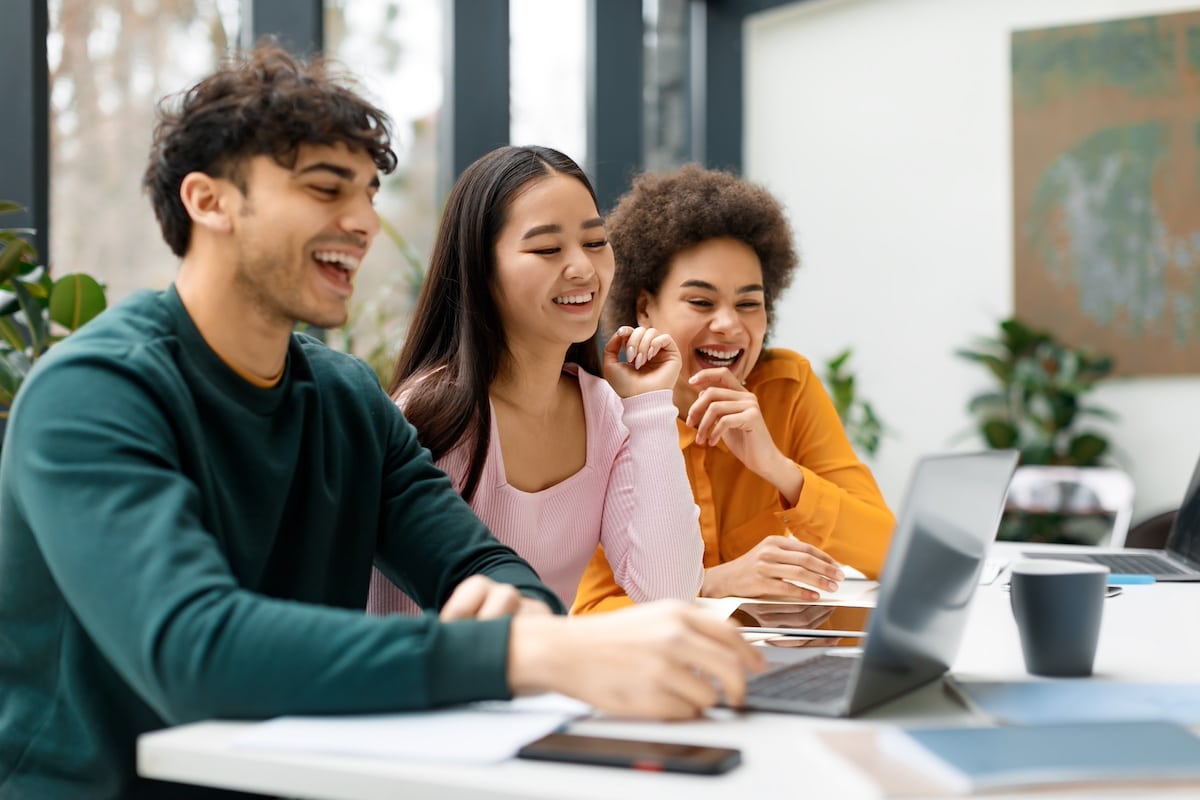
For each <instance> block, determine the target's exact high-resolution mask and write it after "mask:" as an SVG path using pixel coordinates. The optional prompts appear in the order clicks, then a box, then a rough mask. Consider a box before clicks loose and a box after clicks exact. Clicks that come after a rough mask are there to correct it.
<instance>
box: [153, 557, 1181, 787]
mask: <svg viewBox="0 0 1200 800" xmlns="http://www.w3.org/2000/svg"><path fill="white" fill-rule="evenodd" d="M1010 551H1012V546H1009V545H997V548H996V550H995V551H994V552H999V553H1006V552H1010ZM1004 580H1005V577H1004V576H1002V577H1001V579H1000V580H998V581H996V582H995V583H994V584H992V585H990V586H981V587H980V589H979V592H978V593H977V595H976V598H975V601H974V603H973V605H972V609H971V618H970V621H969V623H968V626H967V633H966V636H965V639H964V641H963V645H962V648H961V650H960V654H959V657H958V658H957V660H956V661H955V662H954V665H953V671H954V673H955V674H957V675H960V676H964V677H970V678H977V679H988V680H1021V679H1029V676H1028V675H1027V674H1026V672H1025V669H1024V664H1023V663H1022V660H1021V653H1020V645H1019V642H1018V639H1017V633H1016V626H1015V624H1014V622H1013V619H1012V614H1011V612H1010V610H1009V605H1008V594H1007V593H1006V592H1005V591H1003V589H1002V586H1001V584H1002V582H1003V581H1004ZM1197 608H1200V584H1179V583H1177V584H1165V583H1160V584H1156V585H1152V586H1126V587H1125V588H1124V593H1123V594H1122V595H1121V596H1120V597H1115V598H1111V599H1109V600H1107V601H1106V605H1105V612H1104V621H1103V624H1102V629H1101V637H1100V646H1099V650H1098V652H1097V656H1096V676H1097V678H1100V679H1113V680H1136V681H1161V682H1193V681H1197V680H1200V626H1197V625H1196V624H1195V613H1196V609H1197ZM881 723H887V724H891V723H901V724H908V723H916V724H982V723H983V721H982V720H980V719H979V718H973V717H972V716H971V715H970V714H969V713H968V712H967V711H965V710H964V709H963V708H962V707H961V706H959V705H958V704H957V703H956V702H954V701H953V700H951V699H950V698H949V697H948V696H947V695H946V694H945V692H944V690H943V688H942V686H941V683H940V682H937V683H934V684H930V685H928V686H925V687H923V688H921V689H919V690H917V691H915V692H912V693H910V694H908V695H906V696H904V697H901V698H899V699H897V700H894V701H892V702H890V703H887V704H885V705H884V706H881V707H879V708H876V709H875V710H873V711H872V712H870V713H869V714H867V715H865V716H863V717H860V718H858V719H857V720H853V721H848V720H826V719H819V718H812V717H803V716H796V715H787V714H765V713H736V712H730V711H714V712H711V713H710V714H709V716H708V717H707V718H706V719H703V720H699V721H695V722H687V723H643V722H627V721H618V720H607V719H599V720H588V721H582V722H579V723H576V724H575V725H574V726H573V727H572V730H574V731H576V732H581V733H592V734H596V735H608V736H627V737H632V738H642V739H662V740H666V741H679V742H695V743H703V744H715V745H724V746H732V747H738V748H740V749H741V750H742V756H743V764H742V766H741V767H739V768H737V769H735V770H733V771H732V772H730V773H728V774H726V775H723V776H717V777H709V776H703V777H702V776H688V775H677V774H646V773H639V772H634V771H631V770H622V769H609V768H602V767H586V766H574V765H568V764H551V763H537V762H529V761H518V760H514V761H510V762H506V763H503V764H499V765H495V766H486V767H479V766H463V765H454V766H445V767H437V766H422V765H417V764H408V763H396V762H386V761H381V760H374V759H367V758H349V757H335V756H324V757H314V756H311V755H304V756H286V755H278V754H272V753H264V752H258V751H248V750H244V749H233V748H231V747H230V740H231V738H232V737H233V736H234V735H235V734H237V733H238V732H239V731H241V730H243V729H244V728H245V726H246V725H248V724H251V723H241V722H220V721H214V722H203V723H197V724H193V725H185V726H181V727H178V728H172V729H168V730H164V731H159V732H156V733H152V734H147V735H145V736H143V737H141V739H140V740H139V743H138V772H139V774H141V775H143V776H145V777H151V778H158V779H161V780H170V781H181V782H185V783H196V784H203V785H209V786H220V787H223V788H229V789H241V790H244V791H257V792H263V793H268V794H274V795H283V796H287V797H296V798H313V799H314V800H374V799H375V798H379V799H381V800H382V798H396V797H404V798H420V797H438V798H480V797H484V798H562V797H571V798H595V800H628V798H634V797H651V796H652V797H655V798H681V799H686V800H706V798H713V799H714V800H716V799H717V798H719V799H720V800H736V799H738V798H755V797H763V798H766V797H771V796H773V795H771V794H768V792H779V791H782V792H787V793H788V796H792V795H797V796H798V795H800V794H801V793H803V794H804V795H807V796H812V797H821V798H874V797H880V796H881V793H880V791H879V789H878V788H877V786H876V785H875V783H874V782H873V781H872V780H871V779H870V778H869V776H868V775H866V774H865V773H863V772H861V771H860V770H859V769H858V768H857V767H855V766H854V765H853V764H851V763H849V762H847V761H845V760H844V759H842V758H841V757H840V756H838V755H837V754H836V753H834V752H832V751H831V750H830V749H829V748H827V747H826V746H825V744H824V743H823V742H822V741H821V740H820V739H819V738H818V736H817V733H818V732H820V731H827V730H830V729H838V728H842V729H846V728H855V727H861V726H864V725H879V724H881ZM1196 792H1197V789H1196V787H1194V786H1193V787H1191V788H1174V789H1166V788H1163V789H1157V790H1154V791H1153V792H1152V794H1154V795H1155V796H1179V797H1195V796H1196ZM1146 795H1147V790H1146V789H1145V788H1138V789H1136V790H1117V791H1113V792H1108V793H1105V794H1103V795H1102V796H1104V797H1129V798H1134V797H1138V798H1140V797H1145V796H1146ZM989 796H990V797H1001V796H1002V795H989ZM1003 796H1013V795H1003ZM1022 796H1029V795H1022ZM1044 796H1046V797H1055V798H1057V797H1064V796H1088V797H1094V796H1097V790H1096V789H1095V788H1089V789H1088V790H1086V791H1081V792H1078V793H1068V792H1063V791H1061V790H1060V791H1055V792H1053V793H1052V794H1046V795H1044Z"/></svg>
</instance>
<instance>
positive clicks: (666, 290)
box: [638, 238, 767, 385]
mask: <svg viewBox="0 0 1200 800" xmlns="http://www.w3.org/2000/svg"><path fill="white" fill-rule="evenodd" d="M638 324H639V325H643V326H647V327H654V328H658V329H659V330H660V331H664V332H666V333H669V334H671V337H672V338H673V339H674V340H675V343H676V344H677V345H678V346H679V351H680V353H681V354H682V355H683V369H681V370H680V372H679V381H680V383H681V384H684V385H686V384H687V380H688V378H690V377H691V376H692V375H694V374H696V373H697V372H699V371H700V370H703V369H712V368H714V367H726V368H728V369H729V370H730V371H731V372H732V373H733V375H734V377H736V378H737V379H738V381H739V382H741V383H745V381H746V377H747V376H748V375H749V374H750V370H752V369H753V368H754V365H755V364H756V363H758V356H759V354H760V353H761V352H762V346H763V338H764V337H765V336H766V333H767V308H766V296H765V294H764V291H763V274H762V264H761V263H760V262H759V260H758V255H757V254H755V252H754V250H753V249H752V248H750V246H749V245H746V244H745V243H743V242H740V241H738V240H736V239H728V238H720V239H709V240H707V241H704V242H701V243H700V244H697V245H693V246H691V247H689V248H687V249H686V250H681V251H680V252H678V253H676V254H675V256H674V257H673V258H672V259H671V263H670V266H669V268H668V270H667V274H666V276H665V277H664V278H663V282H662V285H660V286H659V287H658V294H657V295H653V296H652V295H650V294H649V293H647V292H643V294H642V296H641V297H640V298H639V299H638Z"/></svg>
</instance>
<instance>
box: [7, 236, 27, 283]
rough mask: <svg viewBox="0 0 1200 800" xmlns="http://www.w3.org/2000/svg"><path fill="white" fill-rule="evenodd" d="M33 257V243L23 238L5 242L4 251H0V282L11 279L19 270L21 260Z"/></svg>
mask: <svg viewBox="0 0 1200 800" xmlns="http://www.w3.org/2000/svg"><path fill="white" fill-rule="evenodd" d="M27 256H28V258H27ZM34 258H35V256H34V251H33V245H31V244H30V243H29V242H26V241H25V240H24V239H21V240H18V241H16V242H10V243H9V244H6V245H5V247H4V252H3V253H0V283H4V282H5V281H8V280H11V279H12V278H13V276H15V275H16V274H17V273H18V272H20V271H21V264H22V263H23V262H25V261H33V260H34Z"/></svg>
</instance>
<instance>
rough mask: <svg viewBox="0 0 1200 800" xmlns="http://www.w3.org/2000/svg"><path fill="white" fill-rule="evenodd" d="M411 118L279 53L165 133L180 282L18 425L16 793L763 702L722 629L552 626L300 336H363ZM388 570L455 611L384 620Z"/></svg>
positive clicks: (53, 375) (374, 391) (214, 87)
mask: <svg viewBox="0 0 1200 800" xmlns="http://www.w3.org/2000/svg"><path fill="white" fill-rule="evenodd" d="M388 126H389V121H388V118H387V117H386V115H384V114H383V112H381V111H379V110H378V109H376V108H374V107H373V106H371V105H370V104H368V103H366V102H365V101H364V100H362V99H361V98H360V97H358V96H357V95H356V94H354V93H353V92H352V91H350V90H349V89H347V88H345V87H344V86H343V85H342V84H341V83H339V82H338V81H337V80H335V79H334V77H333V76H331V75H330V74H329V73H328V71H327V69H326V67H324V66H323V65H322V64H321V63H319V62H318V63H304V62H297V61H295V60H293V59H292V58H291V57H289V56H288V55H287V54H286V53H284V52H282V51H280V50H277V49H270V48H268V49H263V50H259V51H255V52H253V53H250V54H247V55H244V56H241V57H240V58H238V59H236V60H234V61H231V62H230V63H229V64H227V65H225V66H224V67H222V69H221V70H219V71H218V72H217V73H215V74H214V75H213V76H210V77H209V78H206V79H205V80H204V81H202V82H201V83H199V84H197V85H196V86H195V87H193V88H192V89H190V90H189V91H188V92H186V93H185V94H184V95H183V96H182V99H181V101H180V103H178V108H176V109H174V110H164V111H163V112H162V118H161V120H160V123H159V125H158V127H157V129H156V131H155V137H154V144H153V148H152V153H151V158H150V164H149V166H148V168H147V170H146V174H145V179H144V183H145V186H146V188H147V191H148V193H149V195H150V197H151V200H152V202H153V204H154V208H155V213H156V215H157V217H158V220H159V223H160V225H161V227H162V230H163V234H164V238H165V239H166V241H167V243H168V244H169V245H170V247H171V249H172V250H173V251H174V252H175V254H176V255H178V256H180V257H181V259H182V263H181V265H180V270H179V274H178V278H177V280H176V282H175V285H174V286H172V287H171V288H169V289H167V290H166V291H163V292H158V293H149V292H147V293H142V294H139V295H136V296H134V297H132V298H131V299H129V300H128V301H126V302H125V303H123V304H122V305H120V306H119V307H117V308H115V309H113V310H110V311H109V312H107V313H105V314H103V315H101V317H99V318H98V319H97V320H95V321H94V322H92V323H91V324H89V325H88V326H87V327H86V328H85V329H84V330H82V331H80V332H78V333H76V334H74V335H73V336H71V337H70V338H69V339H67V340H66V341H65V342H63V343H62V344H60V345H58V346H56V347H55V348H54V350H52V351H51V352H50V353H49V354H48V355H47V356H46V357H45V358H43V359H42V360H41V361H40V362H39V363H38V366H37V368H36V369H34V370H33V371H32V373H31V374H30V375H29V377H28V379H27V380H26V382H25V385H24V387H23V388H22V391H21V394H20V398H19V399H18V401H17V403H16V407H15V408H14V409H13V413H12V416H11V419H10V422H9V426H8V431H7V440H6V442H5V446H4V452H3V461H2V462H0V798H4V799H7V798H22V799H23V798H74V797H79V798H85V797H86V798H104V797H158V796H164V797H179V796H192V792H194V793H195V795H199V796H221V795H223V793H216V792H212V791H210V790H200V789H194V790H190V791H189V790H188V789H186V787H181V786H173V785H168V784H160V783H155V782H150V781H142V780H139V779H137V777H136V776H135V773H134V748H135V744H136V737H137V736H138V734H140V733H143V732H145V731H149V730H154V729H156V728H161V727H164V726H166V725H172V724H178V723H183V722H189V721H194V720H200V719H205V718H209V717H232V718H265V717H270V716H274V715H279V714H320V713H353V712H380V711H389V710H400V709H414V708H427V707H430V706H437V705H444V704H449V703H456V702H463V701H469V700H475V699H482V698H502V697H509V696H511V695H513V694H521V693H532V692H538V691H546V690H555V691H561V692H565V693H567V694H571V695H574V696H577V697H581V698H582V699H584V700H586V701H588V702H591V703H593V704H594V705H596V706H597V707H599V708H603V709H607V710H611V711H614V712H617V713H622V714H633V715H641V716H649V717H663V718H668V717H685V716H689V715H694V714H696V713H698V712H699V711H700V710H701V709H703V708H705V707H707V706H709V705H712V704H713V703H714V702H716V700H717V699H718V691H722V692H724V694H725V697H726V698H727V699H729V700H732V701H733V702H738V701H739V700H740V698H741V697H742V694H743V691H744V678H743V674H744V670H745V669H746V668H747V667H751V668H753V667H755V666H756V665H757V664H758V658H757V656H756V655H754V653H753V652H752V651H751V650H749V649H748V648H747V647H746V646H745V645H744V644H743V643H742V642H741V640H740V639H739V638H738V636H737V634H736V632H735V630H734V629H733V628H732V627H730V626H728V625H726V624H724V623H721V622H718V621H714V620H712V619H710V618H708V617H707V616H705V615H704V614H702V613H700V612H699V611H698V610H696V609H693V608H690V607H686V606H683V605H680V604H663V605H657V604H656V605H650V606H644V607H642V608H639V609H633V610H631V611H629V612H621V613H618V614H612V615H607V618H606V617H604V616H600V617H596V618H593V619H577V620H576V619H567V618H564V617H561V616H555V615H552V614H550V613H549V612H550V611H555V612H560V613H561V611H562V608H561V606H560V604H559V602H558V600H557V599H556V598H555V596H554V594H553V593H552V592H551V591H550V590H549V589H548V588H547V587H546V586H544V585H543V584H542V583H541V581H539V580H538V577H537V575H535V574H534V572H533V571H532V570H531V569H530V568H529V566H528V565H527V564H526V563H525V562H524V561H522V560H521V559H520V558H518V557H517V556H516V555H515V554H514V553H513V552H512V551H511V550H509V549H508V548H506V547H504V546H503V545H501V544H499V543H498V542H497V541H496V540H495V539H493V538H492V537H491V535H490V534H489V533H488V531H487V530H486V529H485V528H484V527H483V525H482V524H481V523H480V522H479V521H478V519H477V518H476V517H475V516H474V515H473V514H472V512H471V511H470V509H469V508H468V506H467V505H466V504H465V503H464V502H463V500H462V499H461V498H460V497H459V496H458V495H457V494H456V493H455V492H454V490H453V488H452V486H451V484H450V481H449V480H448V479H447V478H446V476H445V475H443V474H442V473H441V472H440V471H438V470H437V469H436V468H435V467H434V465H433V463H432V462H431V461H430V458H429V455H428V452H427V451H425V450H424V449H423V448H422V447H421V446H420V444H419V443H418V442H417V439H416V435H415V432H414V431H413V429H412V427H411V426H410V425H409V424H408V423H407V422H406V421H405V420H404V418H403V416H402V415H401V414H400V412H399V411H397V409H396V407H395V406H394V405H393V403H392V402H391V400H390V399H389V398H388V397H387V396H386V395H385V394H384V393H383V391H382V390H381V389H380V387H379V385H378V383H377V381H376V379H375V376H374V375H373V374H372V373H371V371H370V370H369V369H368V368H367V367H366V366H365V365H364V364H362V363H361V362H359V361H357V360H355V359H353V358H350V357H348V356H345V355H342V354H340V353H336V352H333V351H330V350H328V349H327V348H325V347H324V346H323V345H322V344H321V343H320V342H318V341H316V340H315V339H312V338H309V337H306V336H303V335H300V334H294V333H293V332H292V330H293V327H294V325H295V323H296V322H298V321H302V322H306V323H309V324H311V325H316V326H320V327H336V326H339V325H341V324H342V323H343V322H344V321H345V319H346V313H347V301H348V300H349V298H350V296H351V293H352V291H353V282H354V276H355V273H356V270H357V268H358V266H359V263H360V262H361V260H362V258H363V256H364V254H365V253H366V250H367V248H368V246H369V245H370V243H371V240H372V239H373V238H374V236H375V234H376V233H377V232H378V230H379V220H378V217H377V216H376V213H375V210H374V208H373V205H372V200H373V198H374V196H375V193H376V191H377V190H378V187H379V177H378V176H379V173H380V172H385V173H386V172H389V171H390V170H391V169H393V168H394V166H395V155H394V153H393V152H392V149H391V147H390V143H389V133H388ZM372 563H375V564H378V565H379V567H380V568H381V569H382V570H384V572H385V573H386V574H387V576H388V577H389V578H391V579H392V580H393V581H394V582H396V583H397V584H398V585H399V586H401V588H403V589H404V590H405V591H406V592H407V593H408V594H410V595H411V596H412V597H414V598H416V599H417V600H418V601H419V602H420V603H421V604H422V605H423V606H427V607H434V608H438V609H440V613H439V615H438V616H436V617H435V616H434V615H432V614H429V615H426V616H425V617H398V616H396V617H390V618H371V617H367V616H365V615H364V614H363V613H362V608H363V606H364V604H365V601H366V596H367V587H368V582H369V578H370V573H371V566H372Z"/></svg>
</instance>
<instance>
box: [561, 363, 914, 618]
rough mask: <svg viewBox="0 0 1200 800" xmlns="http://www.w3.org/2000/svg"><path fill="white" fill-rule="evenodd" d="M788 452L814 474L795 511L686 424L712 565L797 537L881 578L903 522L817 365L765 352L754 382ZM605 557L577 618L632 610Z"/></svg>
mask: <svg viewBox="0 0 1200 800" xmlns="http://www.w3.org/2000/svg"><path fill="white" fill-rule="evenodd" d="M746 388H747V389H749V390H750V391H751V392H753V393H754V395H755V396H756V397H757V398H758V404H759V407H760V409H761V410H762V416H763V420H764V421H765V422H766V424H767V428H768V430H770V431H771V435H772V436H773V437H774V439H775V443H776V445H778V446H779V449H780V450H781V451H783V452H784V453H785V454H786V455H788V456H789V457H790V458H791V459H792V461H794V462H795V464H796V468H797V469H799V470H800V471H802V472H803V473H804V486H803V488H802V489H801V490H800V498H799V500H798V501H797V503H796V505H795V506H789V505H788V504H787V500H785V499H784V498H783V497H782V496H781V495H780V494H779V490H778V489H776V488H775V487H774V486H773V485H772V484H770V483H768V482H767V481H765V480H763V479H762V478H760V477H759V476H758V475H756V474H755V473H753V472H751V471H750V470H749V469H747V468H746V467H745V466H744V465H743V464H742V462H741V461H739V460H738V459H737V458H736V457H735V456H734V455H733V454H732V453H730V452H729V450H728V449H727V448H726V447H725V445H724V444H723V443H722V444H718V445H717V446H716V447H705V446H702V445H697V444H696V431H695V429H694V428H689V427H687V426H686V425H684V424H683V421H682V420H678V421H677V424H678V425H679V446H680V448H681V449H682V450H683V456H684V461H685V462H686V464H687V471H688V478H689V479H690V481H691V484H692V491H693V493H694V494H695V496H696V504H697V505H698V506H699V507H700V533H701V536H703V537H704V566H705V568H708V567H714V566H716V565H718V564H722V563H725V562H727V561H732V560H733V559H735V558H737V557H738V556H741V555H743V554H745V553H746V552H748V551H750V550H751V549H752V548H753V547H754V546H755V545H756V544H758V543H759V542H760V541H762V540H763V539H765V538H766V537H768V536H771V535H773V534H779V535H783V534H786V533H789V532H790V533H791V534H792V535H793V536H795V537H796V538H797V539H800V540H801V541H803V542H807V543H809V544H811V545H813V546H815V547H819V548H820V549H821V550H823V551H825V552H826V553H828V554H829V555H831V556H832V557H833V558H835V559H837V560H838V561H839V562H840V563H843V564H849V565H851V566H853V567H855V568H857V569H859V570H861V571H862V572H863V573H865V574H866V575H867V577H870V578H876V577H878V575H879V572H880V569H881V568H882V567H883V559H884V555H885V554H886V552H887V546H888V542H889V540H890V539H891V535H892V528H893V527H894V525H895V522H896V519H895V517H894V516H893V515H892V512H891V511H890V510H889V509H888V507H887V504H886V503H884V501H883V496H882V495H881V494H880V493H879V487H878V486H877V485H876V483H875V478H874V477H873V476H872V475H871V471H870V470H869V469H867V467H866V465H864V464H863V463H862V462H861V461H859V460H858V456H857V455H856V454H855V452H854V448H853V447H851V445H850V441H849V440H848V439H847V438H846V432H845V429H844V428H843V427H842V423H841V420H840V419H839V418H838V415H837V410H836V409H834V407H833V403H832V402H831V401H830V399H829V395H828V394H826V392H825V387H823V386H822V385H821V381H820V380H819V379H818V378H817V376H816V374H815V373H814V372H813V369H812V365H811V364H810V363H809V362H808V359H806V358H804V357H803V356H801V355H799V354H798V353H793V352H792V351H790V350H777V349H773V350H764V351H763V354H762V356H761V357H760V358H759V361H758V364H757V365H756V366H755V367H754V369H753V370H752V371H751V372H750V376H749V377H748V378H747V379H746ZM631 602H632V601H631V600H630V599H629V598H628V597H626V596H625V594H624V592H622V591H621V589H620V587H618V586H617V584H616V581H614V580H613V575H612V570H611V569H610V568H609V566H608V560H607V559H606V558H605V557H604V553H603V552H602V551H597V553H596V555H595V556H594V557H593V558H592V561H591V563H590V564H589V565H588V568H587V570H586V571H585V572H584V574H583V579H582V580H581V582H580V584H579V592H578V594H577V595H576V597H575V607H574V609H573V611H574V612H575V613H586V612H590V611H607V610H611V609H614V608H618V607H620V606H624V605H629V604H630V603H631Z"/></svg>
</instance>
